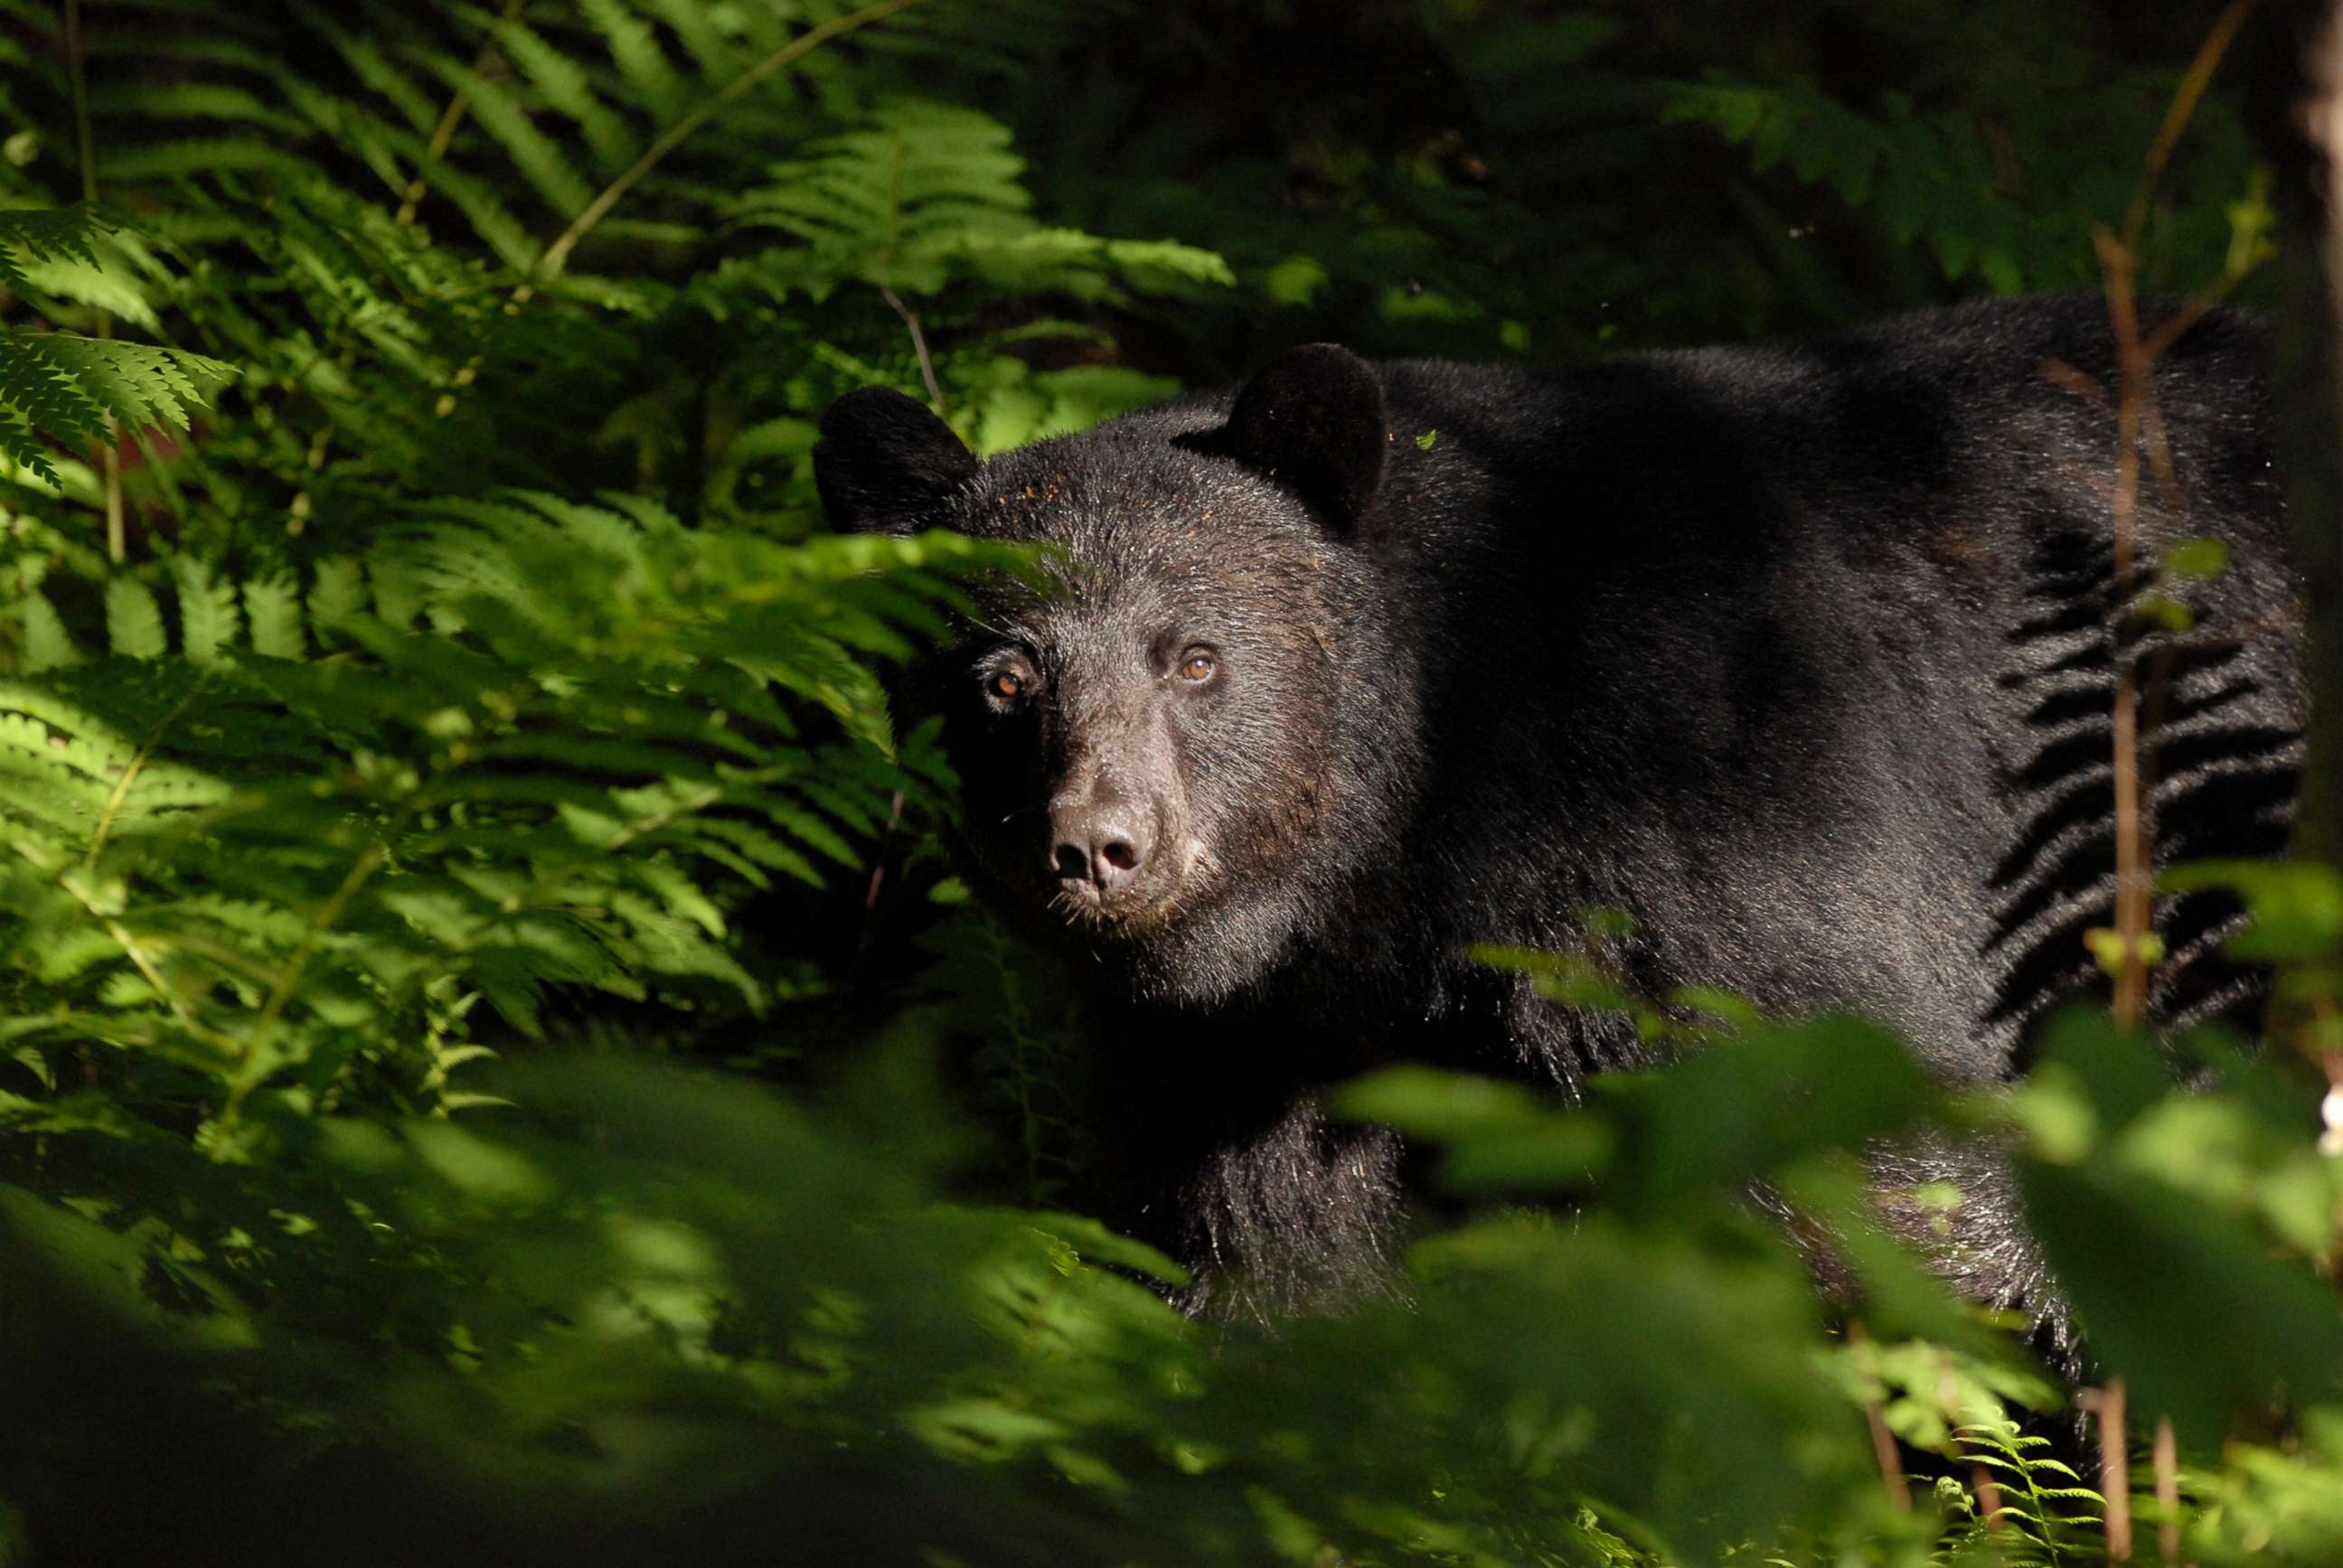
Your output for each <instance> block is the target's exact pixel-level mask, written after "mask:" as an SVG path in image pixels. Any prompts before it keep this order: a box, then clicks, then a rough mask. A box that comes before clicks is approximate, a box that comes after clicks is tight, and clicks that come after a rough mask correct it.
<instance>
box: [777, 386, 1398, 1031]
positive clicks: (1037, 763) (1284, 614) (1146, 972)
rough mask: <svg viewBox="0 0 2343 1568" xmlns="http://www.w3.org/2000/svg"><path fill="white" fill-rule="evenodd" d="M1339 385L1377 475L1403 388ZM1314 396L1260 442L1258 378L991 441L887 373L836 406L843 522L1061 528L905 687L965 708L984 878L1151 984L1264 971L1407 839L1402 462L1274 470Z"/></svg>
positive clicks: (947, 717)
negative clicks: (1395, 563)
mask: <svg viewBox="0 0 2343 1568" xmlns="http://www.w3.org/2000/svg"><path fill="white" fill-rule="evenodd" d="M1344 358H1345V359H1346V360H1347V359H1348V357H1347V356H1345V357H1344ZM1358 364H1359V362H1357V361H1355V360H1351V361H1349V365H1358ZM1347 368H1348V367H1347V366H1342V367H1338V370H1346V369H1347ZM1360 368H1361V369H1362V370H1363V366H1362V367H1360ZM1315 379H1316V384H1317V385H1320V386H1322V385H1323V384H1324V381H1325V378H1324V377H1319V378H1315ZM1333 380H1334V385H1335V387H1336V392H1337V396H1338V397H1340V396H1345V395H1347V397H1348V399H1349V401H1350V403H1351V404H1352V405H1353V406H1352V407H1349V408H1348V409H1345V410H1340V411H1338V414H1337V416H1335V417H1340V416H1341V415H1342V414H1347V415H1349V416H1350V417H1351V418H1350V424H1351V427H1352V428H1351V429H1350V431H1349V432H1348V437H1349V445H1350V450H1351V452H1352V454H1353V456H1354V457H1356V456H1357V455H1358V454H1359V453H1360V452H1362V451H1366V452H1368V453H1369V457H1368V458H1367V459H1363V460H1362V462H1363V463H1364V464H1365V465H1366V466H1372V467H1375V468H1376V469H1377V470H1378V473H1379V468H1380V464H1381V461H1382V454H1381V452H1380V450H1379V449H1373V448H1369V447H1367V446H1366V440H1365V438H1363V437H1371V438H1372V439H1373V441H1374V442H1376V443H1378V444H1380V443H1381V442H1382V441H1383V439H1384V438H1385V437H1384V436H1383V429H1382V417H1381V405H1380V394H1379V391H1377V390H1376V389H1375V388H1374V387H1373V384H1372V383H1369V384H1367V385H1366V386H1365V387H1361V386H1360V385H1359V384H1358V383H1356V382H1355V381H1353V382H1351V383H1349V384H1348V385H1347V386H1345V385H1344V384H1343V382H1342V377H1341V376H1340V375H1338V376H1337V377H1334V378H1333ZM858 400H860V405H861V406H860V407H858V406H857V402H858ZM1296 401H1297V400H1294V399H1290V398H1289V399H1288V400H1287V406H1286V408H1285V409H1284V410H1281V412H1293V411H1295V410H1294V404H1295V402H1296ZM1298 401H1299V403H1300V404H1301V406H1302V407H1301V408H1300V410H1299V412H1300V413H1301V414H1302V416H1303V417H1306V418H1307V419H1308V421H1309V422H1308V423H1302V422H1300V421H1299V420H1294V421H1288V422H1285V423H1284V425H1283V427H1282V428H1281V429H1280V430H1275V431H1272V432H1270V433H1269V434H1268V435H1267V436H1266V437H1264V436H1263V435H1262V433H1261V432H1260V431H1258V430H1256V431H1254V432H1252V436H1251V437H1249V438H1247V437H1241V435H1240V433H1239V432H1238V428H1237V427H1239V426H1240V424H1241V421H1242V418H1243V417H1244V412H1245V411H1244V408H1243V406H1242V398H1240V399H1239V403H1238V406H1237V407H1236V408H1235V409H1233V410H1232V409H1231V408H1230V407H1229V406H1228V405H1227V403H1226V401H1225V400H1223V401H1222V403H1221V404H1220V405H1219V406H1215V405H1214V404H1212V403H1211V402H1199V403H1191V404H1184V405H1174V406H1172V407H1168V408H1164V409H1160V410H1154V411H1151V412H1149V413H1146V414H1141V415H1138V416H1134V417H1131V418H1128V419H1125V420H1121V421H1118V422H1116V423H1114V424H1111V425H1109V426H1106V427H1101V428H1100V429H1098V430H1094V431H1091V432H1089V433H1087V434H1084V435H1081V436H1073V437H1062V438H1060V439H1057V440H1051V441H1044V442H1041V443H1039V444H1037V445H1034V446H1031V447H1024V448H1022V449H1020V450H1018V451H1014V452H1011V453H1008V454H1005V455H1003V456H1002V457H998V458H995V459H993V460H992V461H990V462H989V463H983V464H979V463H977V462H976V460H975V459H974V458H973V457H970V456H969V455H968V454H967V453H966V451H965V449H964V448H961V447H960V444H959V442H958V441H957V440H956V439H955V438H954V437H952V436H951V435H950V431H949V430H948V429H946V428H945V427H943V426H942V424H941V423H940V421H938V420H935V419H934V417H932V416H931V415H929V414H928V413H927V411H926V410H925V409H924V408H920V407H919V406H918V405H916V404H913V403H911V402H910V400H909V399H907V398H901V397H897V396H895V395H893V394H889V393H880V392H865V393H858V394H855V395H853V396H852V397H849V398H847V399H844V400H842V401H841V402H840V405H839V406H838V407H837V409H835V410H834V411H833V412H832V414H831V416H830V417H829V418H828V419H826V420H825V421H824V424H823V437H824V439H823V442H822V445H821V447H820V448H819V449H818V451H817V465H818V471H819V473H820V477H821V480H822V486H823V491H824V496H825V498H826V499H827V500H828V501H829V502H830V507H831V510H832V513H833V516H835V517H837V518H838V519H839V520H840V523H841V524H843V525H846V526H853V527H865V528H870V527H878V528H896V529H906V528H954V529H957V530H959V531H961V532H964V533H967V534H969V535H970V536H972V537H977V538H986V539H991V540H1001V541H1013V542H1017V543H1025V544H1034V545H1040V546H1042V547H1044V548H1045V561H1046V565H1045V568H1044V570H1043V572H1042V574H1041V577H1040V578H1039V579H1038V580H1037V581H1033V582H1016V581H996V582H991V583H988V584H984V585H980V587H979V588H978V590H977V592H976V593H975V595H974V601H975V608H974V613H973V614H971V615H969V616H966V617H963V618H961V619H960V623H959V626H958V628H957V629H958V632H959V635H958V636H956V637H955V638H952V639H951V640H950V642H949V643H948V644H947V645H946V646H945V647H944V648H941V649H940V651H938V652H937V653H935V654H934V655H932V656H930V657H929V658H925V659H924V660H922V661H921V662H920V665H919V666H918V667H917V668H915V669H914V670H913V672H912V673H911V675H910V678H909V680H908V681H907V683H906V686H907V689H906V691H905V693H904V695H905V697H906V698H907V699H908V701H909V703H910V705H911V706H913V707H914V708H916V709H920V710H921V711H924V712H932V713H935V714H938V715H940V717H941V719H942V720H943V726H944V739H945V746H946V749H947V752H948V754H949V755H950V758H951V759H952V762H953V764H954V766H955V768H956V769H957V770H958V772H959V774H960V779H961V780H962V781H963V785H964V795H963V801H964V806H965V822H964V827H965V846H964V847H965V849H966V850H967V853H968V856H969V858H970V859H971V860H972V861H973V862H974V866H975V869H977V871H978V872H979V873H980V878H981V879H982V880H983V881H984V882H985V883H987V884H988V885H989V887H990V890H991V891H992V892H993V893H994V894H995V895H996V896H998V897H1001V898H1002V899H1005V900H1006V901H1007V902H1008V903H1009V904H1010V905H1011V907H1012V908H1014V909H1016V910H1021V911H1022V912H1024V913H1025V914H1027V915H1029V916H1031V917H1036V918H1039V919H1040V920H1042V921H1043V922H1044V923H1045V924H1046V925H1048V926H1049V927H1050V928H1051V930H1053V931H1054V932H1055V933H1056V934H1057V935H1058V936H1059V937H1060V938H1061V940H1065V941H1068V942H1071V943H1072V944H1073V945H1075V946H1076V947H1077V948H1078V949H1079V950H1081V951H1083V952H1085V953H1088V954H1090V955H1091V956H1094V957H1095V958H1096V959H1097V960H1099V961H1100V962H1101V964H1103V965H1105V966H1106V967H1107V968H1108V969H1109V970H1111V971H1113V972H1114V973H1116V974H1118V975H1119V976H1120V977H1121V980H1123V981H1124V982H1125V983H1126V984H1127V985H1128V987H1129V989H1130V990H1131V993H1132V994H1133V995H1134V996H1135V997H1137V998H1141V999H1144V1000H1155V1001H1164V1002H1172V1003H1175V1004H1181V1005H1187V1006H1197V1005H1205V1004H1211V1003H1216V1002H1220V1001H1222V1000H1227V999H1228V998H1230V997H1231V996H1232V995H1234V994H1236V993H1239V992H1241V991H1243V990H1246V989H1247V988H1248V987H1251V986H1253V985H1255V984H1257V983H1258V982H1259V981H1260V980H1262V977H1264V976H1265V975H1266V974H1268V973H1269V972H1270V971H1272V970H1273V969H1275V968H1276V966H1277V965H1278V963H1279V961H1280V960H1282V959H1283V958H1285V957H1286V956H1287V955H1289V954H1291V953H1292V951H1293V950H1295V949H1296V948H1297V947H1299V946H1301V945H1303V944H1305V943H1307V942H1308V941H1309V940H1310V939H1311V938H1312V937H1313V936H1315V935H1317V934H1318V920H1319V915H1320V912H1321V911H1323V910H1328V909H1330V908H1332V907H1335V906H1337V905H1339V904H1342V903H1343V902H1345V901H1347V900H1346V899H1345V898H1344V897H1343V896H1342V895H1343V894H1344V893H1345V891H1346V890H1347V884H1348V883H1349V882H1350V881H1351V880H1352V879H1353V878H1355V877H1357V876H1358V875H1360V874H1362V873H1363V870H1364V869H1365V868H1366V867H1368V866H1370V865H1373V864H1375V863H1377V862H1378V860H1380V859H1383V856H1384V853H1385V845H1386V841H1387V837H1388V835H1389V834H1390V833H1391V832H1392V830H1393V821H1394V819H1395V817H1396V815H1397V810H1396V808H1397V806H1398V803H1399V801H1400V800H1401V799H1403V798H1404V797H1405V795H1406V793H1407V785H1408V779H1409V777H1410V776H1411V774H1412V771H1413V749H1414V746H1413V737H1414V736H1415V735H1416V734H1417V733H1418V732H1419V729H1420V726H1419V725H1418V724H1417V722H1416V710H1417V705H1418V704H1419V702H1420V701H1421V699H1422V698H1421V693H1420V691H1419V690H1418V688H1417V683H1416V680H1415V674H1414V666H1415V662H1416V661H1415V659H1414V658H1413V652H1412V649H1411V647H1410V638H1409V637H1408V634H1407V630H1406V628H1404V627H1403V626H1402V625H1401V624H1399V623H1398V620H1397V618H1395V616H1394V615H1393V610H1392V608H1391V607H1390V606H1389V605H1388V604H1386V603H1385V602H1384V600H1385V598H1387V596H1386V595H1384V594H1383V593H1382V592H1380V591H1378V588H1377V583H1378V578H1377V572H1376V565H1375V562H1374V560H1373V554H1374V548H1375V541H1374V539H1373V537H1372V535H1371V534H1370V533H1368V532H1366V531H1365V530H1363V529H1362V528H1360V527H1359V526H1358V524H1359V521H1360V513H1361V511H1362V510H1363V508H1364V507H1365V506H1366V504H1367V503H1368V501H1369V500H1370V499H1371V498H1372V491H1373V483H1374V480H1375V478H1376V477H1378V474H1367V475H1364V476H1362V475H1361V474H1360V473H1358V472H1357V471H1356V470H1357V468H1358V467H1361V466H1362V463H1354V464H1353V471H1351V472H1349V473H1342V472H1336V471H1332V470H1330V469H1326V468H1323V467H1322V468H1320V469H1318V470H1316V471H1314V472H1313V471H1299V472H1297V471H1295V470H1294V469H1292V468H1291V467H1286V466H1284V465H1282V464H1280V463H1279V461H1278V457H1279V456H1280V453H1279V451H1278V449H1277V447H1276V446H1275V442H1276V439H1277V438H1278V437H1280V436H1290V437H1292V438H1295V439H1300V438H1304V437H1306V438H1308V439H1309V440H1311V441H1312V442H1313V443H1316V444H1318V445H1319V446H1321V447H1323V446H1324V445H1325V444H1326V435H1327V432H1326V421H1327V418H1328V417H1329V416H1328V415H1326V414H1325V412H1324V411H1323V410H1318V409H1312V408H1311V407H1309V404H1310V399H1309V398H1307V397H1304V398H1302V399H1299V400H1298ZM1361 405H1364V407H1361ZM1342 438H1343V432H1342V431H1339V430H1338V431H1337V432H1336V437H1335V439H1334V441H1333V442H1332V445H1333V446H1334V447H1336V449H1337V450H1340V449H1341V447H1342ZM947 443H949V445H947ZM1280 469H1283V471H1279V470H1280ZM1106 856H1112V857H1113V858H1114V859H1115V861H1116V863H1115V864H1114V865H1113V867H1112V869H1101V868H1102V867H1104V865H1105V860H1104V859H1103V857H1106ZM1123 862H1128V863H1123Z"/></svg>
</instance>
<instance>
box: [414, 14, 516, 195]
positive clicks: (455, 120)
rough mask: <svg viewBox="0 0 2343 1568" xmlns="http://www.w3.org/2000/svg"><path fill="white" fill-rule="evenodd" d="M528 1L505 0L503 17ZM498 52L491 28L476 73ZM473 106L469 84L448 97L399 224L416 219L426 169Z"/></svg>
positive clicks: (476, 62)
mask: <svg viewBox="0 0 2343 1568" xmlns="http://www.w3.org/2000/svg"><path fill="white" fill-rule="evenodd" d="M527 5H528V0H505V9H504V15H503V16H502V17H501V18H500V20H502V21H506V22H509V21H511V20H512V19H513V18H515V17H516V16H518V15H520V14H521V11H522V9H523V8H524V7H526V6H527ZM496 52H497V37H496V33H495V32H494V30H491V31H490V32H489V34H488V37H487V38H486V39H485V40H484V41H483V42H482V43H481V45H480V52H479V53H478V54H477V55H473V56H472V74H473V75H478V74H479V73H480V72H482V71H484V70H486V69H488V60H489V58H490V57H491V56H492V55H495V54H496ZM471 107H472V90H471V89H470V88H469V87H458V88H457V89H456V95H455V96H453V97H451V98H449V99H448V100H447V108H446V109H445V110H444V111H442V112H441V114H440V116H439V123H438V124H437V125H436V126H432V127H431V140H430V142H429V143H428V144H427V146H425V147H424V149H423V162H422V163H421V164H419V165H417V166H416V170H415V177H414V178H412V179H410V180H408V181H407V189H406V191H405V193H404V194H403V195H402V196H400V197H399V202H398V217H397V223H398V226H399V227H401V228H406V227H407V226H409V225H411V224H413V223H414V222H415V209H416V208H417V207H419V206H422V205H423V198H424V196H427V195H428V194H429V191H430V187H429V186H427V185H425V184H424V182H423V171H424V170H425V169H427V168H430V167H431V166H433V165H435V164H437V162H439V160H440V159H442V158H444V157H446V156H447V148H448V146H449V144H451V143H453V142H454V141H455V139H456V130H457V127H458V126H461V125H462V124H463V123H464V116H465V115H467V114H468V113H469V112H470V110H471Z"/></svg>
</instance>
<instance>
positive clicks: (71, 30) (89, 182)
mask: <svg viewBox="0 0 2343 1568" xmlns="http://www.w3.org/2000/svg"><path fill="white" fill-rule="evenodd" d="M65 69H66V71H67V73H68V74H69V75H71V77H72V79H73V106H74V137H75V145H76V146H77V147H78V149H79V156H80V158H81V196H82V200H84V201H85V202H87V203H89V205H90V206H96V205H97V138H96V135H95V134H94V133H93V132H92V131H91V129H90V123H89V62H88V60H87V59H86V57H85V55H84V52H83V49H82V36H81V0H65ZM113 336H114V312H112V311H110V310H107V309H106V308H105V307H99V309H98V312H97V337H98V340H99V341H100V342H105V341H106V340H108V339H110V338H112V337H113ZM99 467H100V469H101V471H102V472H103V474H104V477H105V485H106V558H107V559H108V560H110V561H112V562H113V563H114V564H115V565H116V566H120V565H121V564H122V563H123V562H124V561H125V560H126V559H128V558H129V554H130V547H129V541H128V540H127V539H126V538H125V537H124V532H125V531H124V527H123V510H122V438H121V436H120V434H119V432H118V431H117V430H116V427H115V418H114V414H113V411H112V410H111V409H109V410H107V412H106V450H105V453H104V455H103V456H102V457H100V458H99Z"/></svg>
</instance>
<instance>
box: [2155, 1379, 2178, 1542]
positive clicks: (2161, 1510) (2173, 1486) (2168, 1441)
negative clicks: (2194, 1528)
mask: <svg viewBox="0 0 2343 1568" xmlns="http://www.w3.org/2000/svg"><path fill="white" fill-rule="evenodd" d="M2154 1457H2155V1463H2156V1513H2157V1520H2156V1546H2157V1552H2158V1553H2161V1554H2162V1555H2163V1558H2164V1560H2165V1562H2167V1563H2178V1562H2179V1561H2180V1443H2179V1440H2178V1439H2177V1438H2176V1437H2175V1436H2174V1435H2173V1432H2172V1418H2171V1417H2170V1416H2168V1415H2163V1416H2158V1417H2157V1419H2156V1447H2155V1450H2154Z"/></svg>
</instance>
